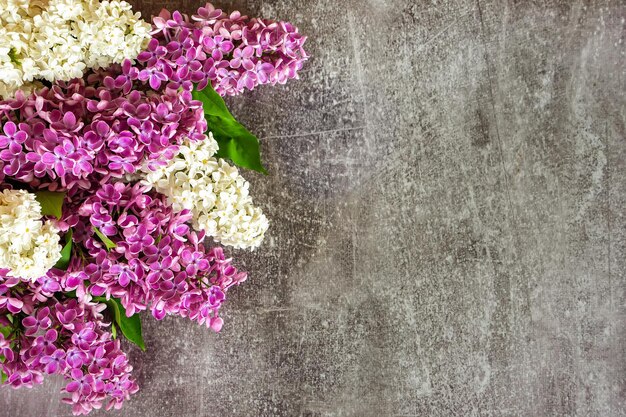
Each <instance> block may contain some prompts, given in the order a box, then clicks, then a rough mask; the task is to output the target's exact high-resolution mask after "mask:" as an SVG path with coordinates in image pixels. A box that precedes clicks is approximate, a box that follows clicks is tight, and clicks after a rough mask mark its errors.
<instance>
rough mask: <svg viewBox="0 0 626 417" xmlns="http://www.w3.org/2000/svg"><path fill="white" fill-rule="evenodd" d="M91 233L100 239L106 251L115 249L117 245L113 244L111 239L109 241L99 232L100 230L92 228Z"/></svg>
mask: <svg viewBox="0 0 626 417" xmlns="http://www.w3.org/2000/svg"><path fill="white" fill-rule="evenodd" d="M93 231H94V233H95V234H96V235H98V237H99V238H100V240H101V241H102V243H104V246H106V248H107V251H110V250H111V249H113V248H115V247H116V246H117V245H116V244H115V242H113V241H112V240H111V239H109V238H108V237H106V235H105V234H104V233H102V232H101V231H100V229H98V228H97V227H94V228H93Z"/></svg>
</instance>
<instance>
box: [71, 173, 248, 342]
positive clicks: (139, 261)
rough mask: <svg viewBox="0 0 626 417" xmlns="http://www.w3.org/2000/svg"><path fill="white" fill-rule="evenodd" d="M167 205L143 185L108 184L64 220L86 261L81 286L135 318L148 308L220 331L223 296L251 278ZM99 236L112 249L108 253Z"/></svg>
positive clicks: (186, 217)
mask: <svg viewBox="0 0 626 417" xmlns="http://www.w3.org/2000/svg"><path fill="white" fill-rule="evenodd" d="M165 200H166V198H165V197H164V196H163V195H161V194H158V193H156V192H149V193H145V192H144V186H142V185H140V184H135V185H130V184H123V183H120V182H118V183H115V184H105V185H104V186H102V188H100V189H99V190H97V191H96V192H95V193H94V194H93V195H91V196H90V197H88V198H87V199H85V200H84V201H83V202H82V203H81V204H80V205H79V206H78V208H77V209H76V210H71V211H69V213H71V214H68V216H67V218H66V219H65V221H66V223H67V225H68V226H70V227H72V229H73V230H74V235H73V236H74V240H75V241H76V242H77V243H79V244H80V247H83V248H85V250H86V252H87V254H88V255H89V256H88V259H89V261H88V262H87V263H86V264H85V265H84V267H83V270H82V272H80V273H81V274H82V277H83V279H84V280H85V281H86V282H88V284H87V285H88V288H87V291H88V292H89V293H90V294H93V295H95V296H106V297H107V298H110V297H114V298H118V299H119V300H120V301H121V303H122V305H123V306H124V308H125V309H126V314H127V315H128V316H129V317H130V316H132V315H133V314H135V313H136V312H138V311H142V310H146V309H150V311H151V313H152V315H153V316H154V317H155V318H157V319H159V320H160V319H162V318H164V317H165V316H166V315H168V314H174V315H179V316H183V317H189V318H190V319H191V320H194V321H197V322H199V323H200V324H205V325H206V326H207V327H210V328H212V329H213V330H215V331H219V330H220V329H221V327H222V324H223V320H222V319H221V318H220V317H219V316H218V310H219V308H220V306H221V304H222V302H223V301H224V300H225V298H226V291H227V290H228V289H229V288H230V287H231V286H233V285H238V284H240V283H241V282H243V281H244V280H245V279H246V274H245V273H243V272H238V271H237V269H236V268H235V267H233V266H232V265H231V264H230V259H227V258H225V256H224V252H223V250H222V248H220V247H215V248H213V249H211V250H208V251H207V250H206V249H205V247H204V245H203V244H202V238H203V237H204V236H203V234H202V233H196V232H194V231H192V230H191V229H190V227H189V226H188V224H187V223H188V222H189V221H190V219H191V212H189V211H188V210H183V211H181V212H174V211H173V209H172V207H171V206H169V205H167V204H166V203H165ZM96 231H99V232H100V233H101V234H103V235H104V236H106V238H107V239H109V240H110V241H111V242H113V244H115V247H114V248H112V249H110V250H107V248H106V245H105V244H104V243H103V241H102V238H101V237H99V236H98V235H97V233H96Z"/></svg>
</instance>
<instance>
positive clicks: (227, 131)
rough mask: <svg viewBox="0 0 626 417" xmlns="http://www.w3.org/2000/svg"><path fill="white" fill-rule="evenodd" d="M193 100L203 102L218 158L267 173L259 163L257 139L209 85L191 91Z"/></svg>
mask: <svg viewBox="0 0 626 417" xmlns="http://www.w3.org/2000/svg"><path fill="white" fill-rule="evenodd" d="M192 95H193V98H194V100H199V101H201V102H202V106H203V107H204V113H205V114H204V117H205V119H206V121H207V125H208V129H209V130H210V131H211V132H213V137H214V138H215V140H216V141H217V144H218V145H219V150H218V151H217V155H216V156H217V157H218V158H223V159H230V160H231V161H233V163H234V164H235V165H238V166H240V167H244V168H249V169H252V170H254V171H258V172H261V173H263V174H267V171H266V170H265V168H264V167H263V164H262V163H261V151H260V149H259V140H258V139H257V138H256V136H254V135H253V134H252V133H250V132H249V131H248V130H247V129H246V128H245V127H243V125H242V124H241V123H239V122H238V121H237V120H235V118H234V117H233V115H232V114H230V112H229V111H228V108H227V107H226V103H224V100H223V99H222V97H220V95H219V94H217V93H216V92H215V90H214V89H213V87H212V86H211V85H210V84H209V85H208V86H207V87H206V88H205V89H204V90H202V91H198V90H193V91H192Z"/></svg>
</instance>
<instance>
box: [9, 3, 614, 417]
mask: <svg viewBox="0 0 626 417" xmlns="http://www.w3.org/2000/svg"><path fill="white" fill-rule="evenodd" d="M133 3H134V4H135V5H136V6H137V7H138V8H139V9H140V10H142V11H143V12H144V13H153V12H156V11H158V9H160V8H161V7H162V6H166V7H169V8H176V7H179V8H181V9H183V10H186V11H191V10H193V9H195V8H196V7H197V6H198V5H199V4H200V3H199V2H196V1H181V2H176V1H163V2H150V1H141V0H136V1H134V2H133ZM217 5H218V6H222V7H223V8H224V9H226V10H233V9H234V8H238V9H241V10H242V11H244V12H246V13H247V14H249V15H260V16H264V17H274V18H281V19H284V20H290V21H292V22H293V23H295V24H297V25H298V26H299V27H300V28H301V30H302V31H303V32H304V33H306V34H308V35H309V36H310V39H309V41H308V49H309V50H310V52H311V54H312V59H311V61H310V62H309V63H308V65H307V66H306V68H305V70H304V71H303V73H302V79H301V80H300V81H296V82H292V83H290V84H289V85H288V86H286V87H278V88H269V87H268V88H260V89H258V90H257V91H254V92H253V93H251V94H248V95H246V96H243V97H238V98H236V99H233V100H229V105H230V106H231V108H232V110H233V112H234V113H235V115H236V116H237V117H238V118H239V119H240V120H241V121H243V122H244V123H245V124H246V125H247V126H249V127H250V128H251V130H252V131H254V132H256V133H257V134H258V135H259V137H261V138H263V140H262V150H263V157H264V159H265V161H266V163H267V166H268V167H269V169H270V172H271V175H270V176H269V177H261V176H259V175H255V174H252V173H249V172H246V173H245V175H246V176H247V177H248V178H250V179H251V181H252V182H253V193H254V195H255V196H256V202H257V203H258V204H259V205H261V206H263V207H264V208H265V210H266V212H267V214H268V215H269V217H270V219H271V220H272V222H273V223H272V228H271V231H270V234H269V236H268V238H267V240H266V243H265V245H264V247H262V248H261V250H259V251H257V252H254V253H244V252H237V253H233V255H234V256H235V257H236V258H237V261H236V262H237V264H238V265H240V266H241V267H243V268H245V269H247V270H248V271H249V272H250V279H249V281H248V282H247V283H246V284H245V285H244V286H242V287H240V288H238V289H236V290H234V291H232V292H231V293H230V301H229V302H228V303H227V305H226V307H225V310H224V311H225V314H226V325H225V327H224V330H223V331H222V333H220V334H219V335H216V334H214V333H212V332H209V331H206V330H205V329H203V328H200V327H199V326H196V325H194V324H192V323H191V322H188V321H186V320H184V319H175V318H168V319H166V320H165V321H163V322H160V323H159V322H156V321H155V320H153V319H151V318H150V317H145V318H144V325H145V338H146V342H147V345H148V351H147V352H146V353H142V352H139V351H138V350H136V349H130V351H131V355H132V360H133V362H134V364H135V365H136V372H135V375H136V376H137V378H138V380H139V383H140V385H141V391H140V392H139V393H138V394H137V395H136V396H134V398H133V399H132V400H131V401H129V402H128V403H127V404H126V405H125V407H124V409H123V410H122V411H121V412H117V413H111V414H106V413H104V412H96V413H93V415H94V416H105V415H121V416H128V417H153V416H163V417H170V416H172V417H173V416H177V417H208V416H303V417H304V416H310V417H313V416H315V417H317V416H337V417H339V416H365V417H370V416H372V417H373V416H398V417H399V416H406V417H408V416H478V415H484V416H563V415H568V416H620V415H621V416H623V415H626V410H625V407H626V406H625V401H626V383H625V378H626V343H625V342H626V310H625V301H626V295H625V292H624V290H625V289H626V285H625V280H624V275H625V273H626V262H625V256H626V219H625V217H624V213H625V212H626V207H625V206H626V179H625V174H626V138H625V132H626V128H625V124H626V107H625V105H626V99H625V93H624V91H625V90H624V80H625V77H626V74H625V72H626V65H625V64H626V62H625V61H626V60H625V56H624V54H625V48H624V33H625V31H624V26H625V18H626V4H625V3H624V2H620V1H581V0H575V1H568V0H563V1H532V2H531V1H509V2H500V1H488V0H479V1H461V0H459V1H432V2H430V1H429V2H427V1H423V2H422V1H419V2H418V1H409V0H396V1H385V0H369V1H365V0H362V1H359V0H349V1H346V0H344V1H338V0H334V1H333V0H306V1H304V0H301V1H298V0H277V1H269V0H264V1H252V0H250V1H220V2H218V4H217ZM231 253H232V252H231ZM60 387H61V381H60V380H50V381H47V383H46V384H45V385H44V386H43V387H39V388H36V389H34V390H21V391H11V390H2V391H0V415H1V416H2V417H33V416H36V417H42V416H47V417H52V416H69V415H70V413H69V409H68V408H67V406H65V405H63V404H60V403H59V398H60V394H58V392H59V389H60Z"/></svg>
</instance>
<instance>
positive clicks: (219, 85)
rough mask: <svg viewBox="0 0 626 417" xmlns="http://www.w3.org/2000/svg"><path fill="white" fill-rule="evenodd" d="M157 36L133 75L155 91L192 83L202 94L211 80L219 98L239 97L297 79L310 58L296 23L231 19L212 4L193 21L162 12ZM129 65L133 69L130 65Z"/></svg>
mask: <svg viewBox="0 0 626 417" xmlns="http://www.w3.org/2000/svg"><path fill="white" fill-rule="evenodd" d="M153 36H154V37H153V39H152V40H151V41H150V43H149V45H148V48H147V50H146V51H143V52H142V53H140V54H139V56H138V58H137V59H138V61H139V62H140V64H139V65H138V66H137V68H136V69H133V70H132V71H135V72H137V74H138V78H139V80H141V81H144V82H148V83H149V84H150V86H151V87H152V88H154V89H158V88H160V87H161V86H162V85H163V84H164V83H165V82H166V81H169V83H168V86H169V87H170V88H172V89H175V88H178V87H181V86H182V87H183V88H185V89H189V88H191V84H192V83H193V84H197V86H198V87H197V88H198V89H200V90H202V89H203V88H205V87H206V86H207V84H208V83H209V82H210V83H211V84H212V86H213V88H215V90H216V91H217V92H218V93H219V94H220V95H236V94H240V93H242V92H243V91H244V90H246V89H248V90H252V89H254V88H255V87H256V86H257V85H260V84H272V85H274V84H284V83H286V82H287V81H288V80H289V79H292V78H298V71H299V70H300V69H301V68H302V65H303V64H304V62H305V61H306V60H307V59H308V54H307V53H306V52H305V50H304V49H303V46H304V43H305V41H306V36H303V35H301V34H300V33H299V32H298V29H297V28H296V27H295V26H293V25H292V24H291V23H287V22H275V21H272V20H266V19H257V18H252V19H250V18H248V17H247V16H242V15H241V14H240V13H239V12H233V13H231V14H230V15H227V14H226V13H224V12H222V11H221V10H220V9H216V8H215V7H213V5H211V4H210V3H207V5H206V6H205V7H201V8H200V9H198V12H197V13H196V14H195V15H193V16H192V18H191V19H189V17H188V16H186V15H183V14H181V13H179V12H174V13H173V14H171V13H170V12H168V11H167V10H163V11H161V13H160V14H159V16H157V17H155V18H154V31H153ZM124 66H125V68H127V69H128V70H127V71H126V72H129V71H131V70H130V62H128V63H125V64H124Z"/></svg>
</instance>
